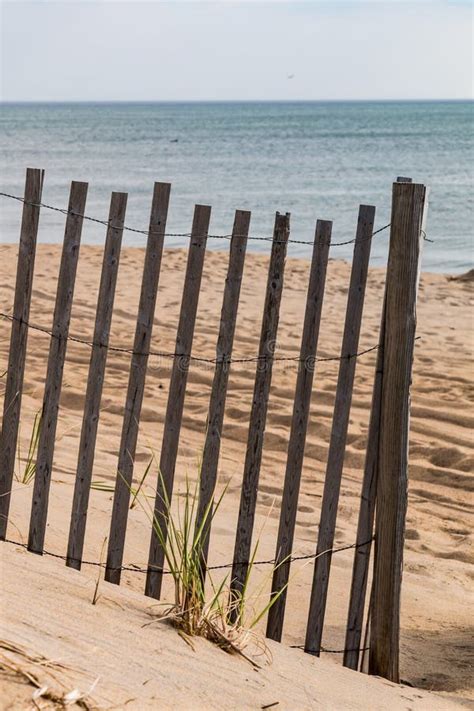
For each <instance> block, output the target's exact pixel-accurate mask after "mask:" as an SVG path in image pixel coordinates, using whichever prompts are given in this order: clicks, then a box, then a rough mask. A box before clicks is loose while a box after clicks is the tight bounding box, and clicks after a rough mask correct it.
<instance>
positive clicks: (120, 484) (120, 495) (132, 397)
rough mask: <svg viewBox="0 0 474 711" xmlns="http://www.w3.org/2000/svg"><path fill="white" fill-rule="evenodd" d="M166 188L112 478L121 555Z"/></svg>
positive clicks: (146, 270) (156, 214) (152, 232)
mask: <svg viewBox="0 0 474 711" xmlns="http://www.w3.org/2000/svg"><path fill="white" fill-rule="evenodd" d="M170 190H171V185H170V184H169V183H155V188H154V193H153V201H152V208H151V217H150V227H149V233H148V241H147V248H146V253H145V262H144V267H143V278H142V286H141V292H140V302H139V306H138V316H137V323H136V327H135V339H134V343H133V351H134V352H133V354H132V358H131V363H130V374H129V380H128V388H127V396H126V401H125V412H124V418H123V425H122V435H121V440H120V449H119V457H118V466H117V471H118V474H117V477H116V481H115V495H114V508H113V511H114V521H113V526H112V527H111V531H110V538H109V540H110V541H111V545H112V548H113V549H114V550H116V551H118V550H121V555H123V546H124V544H125V532H126V528H127V519H128V508H129V503H130V487H131V485H132V480H133V467H134V460H135V452H136V448H137V439H138V430H139V426H140V415H141V409H142V403H143V394H144V392H145V379H146V371H147V366H148V355H147V353H148V351H149V350H150V345H151V337H152V331H153V318H154V315H155V306H156V296H157V292H158V281H159V275H160V268H161V258H162V254H163V243H164V234H165V231H166V219H167V216H168V205H169V198H170ZM112 537H113V539H112ZM120 572H121V571H120V569H119V568H118V569H117V570H115V571H113V572H110V573H109V582H115V583H119V582H120ZM112 578H113V579H112Z"/></svg>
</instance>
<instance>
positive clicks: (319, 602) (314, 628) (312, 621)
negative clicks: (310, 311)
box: [305, 205, 375, 655]
mask: <svg viewBox="0 0 474 711" xmlns="http://www.w3.org/2000/svg"><path fill="white" fill-rule="evenodd" d="M374 218H375V207H372V206H371V205H361V206H360V208H359V217H358V222H357V233H356V241H355V245H354V258H353V262H352V270H351V280H350V285H349V293H348V298H347V310H346V321H345V326H344V335H343V340H342V350H341V361H340V365H339V375H338V381H337V388H336V401H335V405H334V414H333V423H332V430H331V439H330V443H329V452H328V461H327V466H326V478H325V483H324V492H323V500H322V504H321V518H320V522H319V532H318V543H317V548H316V555H317V556H319V557H317V558H316V560H315V565H314V575H313V584H312V589H311V599H310V608H309V615H308V626H307V629H306V640H305V651H306V652H311V653H313V654H317V655H319V652H320V649H321V639H322V632H323V624H324V615H325V611H326V600H327V592H328V584H329V573H330V568H331V553H329V552H328V553H326V551H330V549H331V548H332V547H333V545H334V536H335V530H336V518H337V507H338V502H339V492H340V488H341V479H342V471H343V466H344V455H345V448H346V439H347V430H348V426H349V415H350V409H351V401H352V389H353V385H354V374H355V368H356V361H357V358H355V357H351V356H354V354H355V353H357V349H358V346H359V335H360V327H361V321H362V310H363V306H364V295H365V286H366V282H367V274H368V269H369V257H370V247H371V243H372V240H371V235H372V232H373V226H374ZM321 554H323V555H321Z"/></svg>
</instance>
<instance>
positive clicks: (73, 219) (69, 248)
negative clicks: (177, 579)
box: [28, 181, 88, 553]
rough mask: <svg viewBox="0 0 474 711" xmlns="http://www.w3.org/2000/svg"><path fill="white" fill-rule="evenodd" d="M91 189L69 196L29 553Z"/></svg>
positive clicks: (33, 547) (75, 186)
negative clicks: (87, 202)
mask: <svg viewBox="0 0 474 711" xmlns="http://www.w3.org/2000/svg"><path fill="white" fill-rule="evenodd" d="M87 188H88V184H87V183H79V182H75V181H73V182H72V183H71V192H70V195H69V207H68V215H67V218H66V228H65V232H64V242H63V249H62V255H61V266H60V269H59V277H58V287H57V292H56V303H55V307H54V316H53V327H52V336H51V340H50V347H49V356H48V368H47V373H46V383H45V390H44V398H43V408H42V411H41V423H40V430H39V439H38V454H37V457H36V471H35V481H34V486H33V500H32V506H31V517H30V530H29V535H28V550H30V551H32V552H33V553H42V552H43V545H44V536H45V532H46V521H47V517H48V501H49V488H50V483H51V469H52V466H53V456H54V445H55V438H56V426H57V422H58V411H59V398H60V395H61V386H62V380H63V371H64V361H65V358H66V350H67V338H68V334H69V322H70V320H71V310H72V300H73V296H74V284H75V281H76V272H77V262H78V259H79V247H80V244H81V233H82V224H83V214H84V210H85V206H86V198H87Z"/></svg>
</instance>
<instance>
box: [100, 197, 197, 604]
mask: <svg viewBox="0 0 474 711" xmlns="http://www.w3.org/2000/svg"><path fill="white" fill-rule="evenodd" d="M210 217H211V208H210V207H209V206H207V205H196V207H195V210H194V219H193V226H192V230H191V240H190V244H189V252H188V262H187V265H186V275H185V283H184V289H183V297H182V301H181V312H180V316H179V323H178V331H177V336H176V345H175V353H176V354H177V356H176V357H175V358H174V360H173V366H172V370H171V379H170V386H169V394H168V403H167V407H166V414H165V423H164V431H163V441H162V446H161V455H160V466H159V472H160V475H161V476H160V478H159V480H158V483H157V490H156V499H155V509H154V516H155V520H157V521H159V523H160V526H161V530H162V532H163V535H164V537H165V539H166V536H167V528H168V526H167V518H166V515H165V513H166V511H165V506H164V498H163V497H164V492H166V496H167V497H168V500H169V501H171V497H172V492H173V482H174V472H175V466H176V457H177V454H178V444H179V435H180V431H181V421H182V416H183V407H184V397H185V394H186V384H187V379H188V371H189V355H190V354H191V349H192V343H193V336H194V326H195V323H196V313H197V306H198V301H199V291H200V288H201V279H202V270H203V266H204V257H205V254H206V242H207V233H208V230H209V221H210ZM163 487H164V490H163ZM117 491H119V490H118V489H116V498H115V499H114V518H113V519H112V527H111V534H110V541H109V555H108V558H107V570H106V579H107V580H108V581H109V582H114V583H117V582H119V581H120V566H121V564H122V559H123V547H124V542H125V528H124V527H123V525H122V521H121V519H119V518H118V514H119V513H120V510H121V509H120V506H122V507H123V506H124V504H123V503H121V501H120V500H119V499H118V497H117ZM121 491H122V494H121V495H122V497H123V500H125V501H126V506H128V500H129V496H130V492H129V490H128V489H127V490H126V491H125V488H122V489H121ZM122 510H123V509H122ZM114 524H115V525H114ZM121 526H122V527H121ZM163 563H164V550H163V548H162V547H161V546H160V544H159V540H158V537H157V535H156V532H155V528H154V527H152V534H151V540H150V551H149V568H150V570H149V571H148V574H147V578H146V586H145V594H146V595H148V596H150V597H159V595H160V591H161V580H162V574H161V569H162V567H163Z"/></svg>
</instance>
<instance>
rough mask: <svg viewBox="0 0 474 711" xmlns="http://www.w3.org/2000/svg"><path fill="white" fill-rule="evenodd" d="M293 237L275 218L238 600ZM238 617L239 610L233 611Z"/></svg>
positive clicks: (238, 556) (238, 551)
mask: <svg viewBox="0 0 474 711" xmlns="http://www.w3.org/2000/svg"><path fill="white" fill-rule="evenodd" d="M289 235H290V214H289V213H288V212H287V213H286V215H280V213H279V212H277V213H276V216H275V227H274V230H273V244H272V252H271V256H270V264H269V267H268V278H267V288H266V295H265V306H264V309H263V319H262V328H261V332H260V345H259V350H258V362H257V374H256V376H255V384H254V390H253V400H252V409H251V413H250V423H249V433H248V439H247V451H246V455H245V464H244V474H243V480H242V492H241V495H240V507H239V517H238V520H237V533H236V536H235V546H234V559H233V564H232V574H231V590H232V593H233V594H234V595H235V596H236V598H238V596H239V594H240V593H241V591H242V589H243V587H244V585H245V579H246V577H247V572H248V568H249V562H250V558H251V545H252V532H253V524H254V519H255V509H256V505H257V492H258V480H259V476H260V464H261V462H262V452H263V438H264V434H265V425H266V420H267V409H268V398H269V394H270V386H271V382H272V370H273V356H274V352H275V347H276V337H277V332H278V321H279V316H280V303H281V297H282V293H283V277H284V272H285V259H286V249H287V245H288V238H289ZM232 614H233V615H236V614H237V613H236V610H233V613H232Z"/></svg>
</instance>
